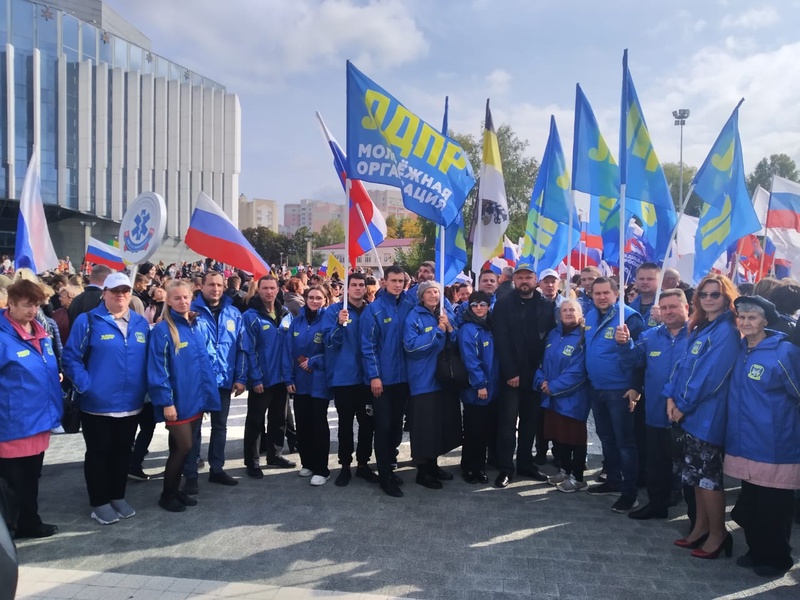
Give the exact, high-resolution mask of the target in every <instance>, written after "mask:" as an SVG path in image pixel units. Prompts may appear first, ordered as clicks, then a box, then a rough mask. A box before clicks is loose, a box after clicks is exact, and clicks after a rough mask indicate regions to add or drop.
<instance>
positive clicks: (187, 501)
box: [175, 492, 197, 506]
mask: <svg viewBox="0 0 800 600" xmlns="http://www.w3.org/2000/svg"><path fill="white" fill-rule="evenodd" d="M175 498H177V499H178V502H180V503H181V504H183V505H184V506H197V500H195V499H194V498H192V497H191V496H190V495H189V494H187V493H185V492H175Z"/></svg>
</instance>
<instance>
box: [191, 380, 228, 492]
mask: <svg viewBox="0 0 800 600" xmlns="http://www.w3.org/2000/svg"><path fill="white" fill-rule="evenodd" d="M219 401H220V405H221V409H220V410H215V411H211V439H210V440H209V442H208V466H209V468H210V470H211V472H212V473H219V472H221V471H222V467H224V466H225V441H226V439H227V437H228V413H229V412H230V410H231V390H224V389H222V388H220V389H219ZM201 429H202V427H197V428H196V432H195V435H194V444H192V450H191V452H189V454H188V455H187V456H186V462H184V463H183V476H184V477H187V478H191V477H194V478H195V479H197V460H198V459H199V458H200V443H201V435H200V430H201Z"/></svg>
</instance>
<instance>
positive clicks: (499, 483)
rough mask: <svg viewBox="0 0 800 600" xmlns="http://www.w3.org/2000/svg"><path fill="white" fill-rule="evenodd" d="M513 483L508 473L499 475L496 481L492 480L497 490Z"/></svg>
mask: <svg viewBox="0 0 800 600" xmlns="http://www.w3.org/2000/svg"><path fill="white" fill-rule="evenodd" d="M512 481H514V478H513V477H511V475H509V474H508V473H500V475H498V476H497V479H495V480H494V486H495V487H499V488H505V487H508V484H509V483H511V482H512Z"/></svg>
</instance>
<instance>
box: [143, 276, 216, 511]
mask: <svg viewBox="0 0 800 600" xmlns="http://www.w3.org/2000/svg"><path fill="white" fill-rule="evenodd" d="M191 304H192V289H191V287H190V286H189V284H188V283H186V282H184V281H174V282H172V283H170V285H169V287H168V288H167V301H166V304H165V305H164V314H163V319H162V320H161V321H160V322H159V323H158V324H156V325H155V326H154V327H153V330H152V331H151V332H150V343H149V352H148V367H147V387H148V391H149V393H150V399H151V400H152V403H153V411H154V413H155V417H156V421H165V425H166V427H167V430H168V431H169V457H168V458H167V464H166V467H165V470H164V489H163V492H162V493H161V498H160V500H159V501H158V504H159V506H161V508H163V509H165V510H168V511H170V512H181V511H184V510H186V507H187V506H194V505H195V504H197V500H195V499H194V498H192V497H191V496H189V495H187V494H185V493H184V492H181V491H179V489H178V488H179V485H180V482H181V471H182V468H183V462H184V460H185V459H186V456H187V455H188V454H189V451H190V450H191V449H192V440H193V439H194V437H195V430H196V429H197V428H198V427H200V421H201V417H202V416H203V413H204V412H208V411H212V410H220V400H219V393H218V391H217V390H218V385H219V380H221V376H219V375H218V374H217V373H216V372H215V370H214V365H215V364H216V360H215V357H216V352H215V350H214V343H213V338H212V334H211V332H210V331H208V329H207V328H206V326H205V325H204V324H203V323H202V321H199V320H198V319H197V314H196V313H194V312H191V311H190V310H189V309H190V307H191Z"/></svg>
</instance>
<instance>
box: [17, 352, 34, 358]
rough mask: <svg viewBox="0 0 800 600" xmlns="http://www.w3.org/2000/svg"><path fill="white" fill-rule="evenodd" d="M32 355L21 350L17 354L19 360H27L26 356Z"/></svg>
mask: <svg viewBox="0 0 800 600" xmlns="http://www.w3.org/2000/svg"><path fill="white" fill-rule="evenodd" d="M30 354H31V351H30V350H20V351H19V352H17V358H25V357H26V356H30Z"/></svg>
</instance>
